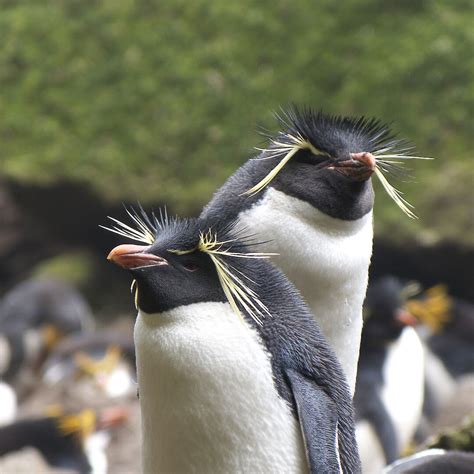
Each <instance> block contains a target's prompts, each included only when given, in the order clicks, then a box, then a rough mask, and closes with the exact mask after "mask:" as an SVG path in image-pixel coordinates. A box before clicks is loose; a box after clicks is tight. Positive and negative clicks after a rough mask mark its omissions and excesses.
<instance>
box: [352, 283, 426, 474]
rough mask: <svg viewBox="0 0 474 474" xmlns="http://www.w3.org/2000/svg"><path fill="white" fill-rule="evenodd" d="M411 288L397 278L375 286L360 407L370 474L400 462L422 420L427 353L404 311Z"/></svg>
mask: <svg viewBox="0 0 474 474" xmlns="http://www.w3.org/2000/svg"><path fill="white" fill-rule="evenodd" d="M406 288H407V287H405V286H404V285H403V284H402V282H401V281H400V280H398V279H397V278H395V277H392V276H385V277H383V278H380V279H378V280H376V281H375V282H373V283H371V284H369V288H368V290H367V298H366V300H365V303H364V311H366V312H367V318H366V320H365V324H364V328H363V330H362V339H361V347H360V358H359V368H358V374H357V384H356V391H355V395H354V406H355V410H356V435H357V442H358V445H359V449H360V454H361V461H362V468H363V472H364V474H365V473H367V474H372V473H373V474H378V473H380V472H381V470H382V468H383V466H385V465H386V464H389V463H391V462H393V461H395V460H396V459H398V458H399V457H400V455H401V453H402V450H403V449H404V448H406V446H407V445H408V443H409V442H410V441H411V439H412V437H413V435H414V434H415V431H416V429H417V427H418V424H419V422H420V419H421V416H422V405H423V396H424V392H423V389H424V350H423V344H422V342H421V340H420V338H419V337H418V335H417V333H416V330H415V329H414V328H413V325H415V324H416V323H417V320H416V319H415V318H414V317H413V316H412V315H411V314H410V313H408V312H407V311H406V310H405V309H404V306H403V305H404V302H405V299H406V298H405V296H404V293H405V294H406V291H404V290H406Z"/></svg>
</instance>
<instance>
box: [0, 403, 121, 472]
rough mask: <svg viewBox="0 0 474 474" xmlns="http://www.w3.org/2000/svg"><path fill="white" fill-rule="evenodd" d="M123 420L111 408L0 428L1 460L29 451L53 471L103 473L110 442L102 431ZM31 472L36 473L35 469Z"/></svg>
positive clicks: (17, 422) (45, 418)
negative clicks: (53, 469) (34, 451)
mask: <svg viewBox="0 0 474 474" xmlns="http://www.w3.org/2000/svg"><path fill="white" fill-rule="evenodd" d="M126 417H127V411H126V410H124V409H123V408H121V407H113V408H109V409H104V410H102V411H101V412H96V411H94V410H91V409H84V410H82V411H80V412H77V413H67V414H66V413H57V414H54V415H50V416H43V417H36V418H25V419H21V420H17V421H15V422H14V423H12V424H10V425H7V426H4V427H1V428H0V458H1V457H3V456H6V455H11V454H12V453H15V452H17V451H20V450H21V449H23V448H26V447H31V448H34V449H36V450H37V451H39V453H40V454H41V455H42V457H43V458H44V460H45V461H46V462H47V463H48V464H49V465H50V466H52V467H56V468H61V469H66V470H72V471H73V472H77V473H81V474H86V473H93V474H99V473H105V472H107V458H106V454H105V448H106V447H107V444H108V441H109V439H108V436H107V433H106V432H105V430H108V429H111V428H113V427H116V426H117V425H118V424H120V423H122V422H123V421H124V420H125V419H126ZM0 470H1V460H0ZM31 472H35V468H34V466H31Z"/></svg>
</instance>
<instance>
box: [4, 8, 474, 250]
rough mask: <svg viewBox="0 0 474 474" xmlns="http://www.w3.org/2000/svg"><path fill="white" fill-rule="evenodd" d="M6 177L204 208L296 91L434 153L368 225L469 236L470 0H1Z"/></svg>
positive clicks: (406, 234) (395, 232)
mask: <svg viewBox="0 0 474 474" xmlns="http://www.w3.org/2000/svg"><path fill="white" fill-rule="evenodd" d="M0 7H1V15H0V38H1V46H0V110H1V113H0V139H1V143H0V145H1V146H0V174H1V175H4V176H8V177H10V178H12V177H13V178H14V179H18V180H23V181H29V182H51V181H55V180H60V179H62V178H65V177H67V178H69V179H75V180H80V181H87V182H89V183H91V184H92V186H93V187H94V188H95V189H97V190H98V191H99V192H100V193H101V195H102V196H104V197H105V198H106V199H108V200H111V201H115V200H135V199H137V198H139V199H140V200H141V201H142V202H144V203H145V204H146V203H147V202H152V201H153V202H165V203H167V204H168V205H169V206H170V208H171V209H173V210H175V211H177V212H180V213H185V214H192V213H195V212H197V211H198V210H199V209H200V207H201V206H202V205H203V204H204V203H206V202H207V200H208V199H209V197H210V195H211V194H212V192H213V191H214V190H215V189H216V188H217V187H218V186H220V184H221V183H222V182H223V180H224V179H225V178H226V177H227V176H228V175H230V174H231V173H232V172H233V171H234V170H235V169H236V168H237V167H238V166H239V165H240V164H241V163H242V162H243V161H245V160H246V159H247V158H248V157H250V156H251V155H252V154H253V151H252V148H253V147H254V146H258V145H261V144H262V137H260V136H258V134H257V133H256V129H257V126H259V125H262V126H264V127H266V128H269V129H271V130H274V129H275V126H276V124H275V121H274V120H273V118H272V111H276V110H278V108H279V107H280V106H281V105H283V106H284V105H287V104H289V103H292V102H294V103H297V104H307V105H311V106H313V107H315V108H322V109H323V110H325V111H327V112H331V113H339V114H353V115H374V116H377V117H380V118H381V119H383V120H385V121H390V122H393V123H394V124H395V128H396V129H397V130H398V131H399V133H400V135H402V136H404V137H407V138H408V139H410V140H411V141H412V142H414V143H415V144H416V145H417V150H418V153H419V154H421V155H423V156H433V157H435V158H436V160H435V161H433V162H421V163H417V164H416V165H415V167H416V169H415V170H414V175H415V176H416V183H412V184H406V185H405V184H402V185H401V187H402V189H404V190H405V191H406V197H407V198H408V199H409V200H410V201H411V202H413V203H414V204H415V206H416V208H417V213H418V214H419V215H420V216H421V217H422V219H421V220H420V221H417V222H412V221H410V220H409V219H408V218H406V217H405V216H404V215H402V214H401V212H400V211H399V210H398V209H397V208H396V207H395V205H394V204H393V203H391V202H390V201H389V200H388V199H387V198H386V197H385V196H383V192H382V190H381V188H380V187H378V191H379V193H378V198H377V209H376V212H377V216H376V231H377V232H378V233H379V234H386V235H390V236H391V237H392V238H412V237H413V236H415V235H416V236H417V238H419V239H422V240H425V241H433V240H437V239H439V238H454V239H457V240H460V241H463V242H469V243H473V242H474V229H473V221H474V219H473V211H472V207H473V205H472V204H473V200H472V189H473V186H472V185H473V182H474V171H473V166H472V164H471V163H470V161H469V160H470V155H471V150H472V148H473V139H472V115H471V114H472V111H473V105H474V88H473V83H474V81H473V67H472V51H473V45H474V38H473V36H474V28H472V24H473V19H474V18H473V9H472V4H471V3H470V2H469V1H467V0H459V1H457V2H452V1H449V0H438V1H434V0H432V1H430V0H420V1H417V2H412V1H408V0H400V1H397V2H379V1H376V0H348V1H345V2H334V1H332V0H321V1H318V2H314V1H303V0H301V1H294V0H272V1H270V0H259V1H256V0H254V1H252V0H243V1H241V2H222V1H218V0H213V1H212V0H208V1H203V0H195V1H192V2H188V1H183V0H161V1H159V2H151V1H132V0H115V1H107V0H102V1H99V0H97V1H91V2H83V1H80V0H68V1H60V0H49V1H43V2H36V1H32V0H30V1H18V0H17V1H6V0H4V1H0Z"/></svg>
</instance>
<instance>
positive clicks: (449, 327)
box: [407, 285, 474, 378]
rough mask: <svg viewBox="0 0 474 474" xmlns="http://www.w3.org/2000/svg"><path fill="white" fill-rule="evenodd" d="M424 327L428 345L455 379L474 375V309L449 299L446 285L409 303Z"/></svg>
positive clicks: (465, 303) (462, 302)
mask: <svg viewBox="0 0 474 474" xmlns="http://www.w3.org/2000/svg"><path fill="white" fill-rule="evenodd" d="M407 307H408V308H409V310H410V311H411V312H412V313H413V314H414V316H415V317H417V318H418V319H419V320H420V322H421V323H423V324H424V327H425V328H426V330H425V331H424V334H423V337H424V339H425V341H426V345H427V346H428V347H429V349H430V350H431V352H432V353H433V354H435V355H436V356H437V357H438V358H439V359H440V360H441V361H442V363H443V365H444V367H445V368H446V370H447V371H448V372H449V374H450V375H451V376H452V377H454V378H459V377H462V376H464V375H467V374H472V373H474V351H473V350H472V348H473V345H474V305H473V304H472V303H469V302H468V301H464V300H462V299H459V298H453V297H451V296H450V295H449V293H448V289H447V288H446V286H444V285H436V286H433V287H431V288H428V289H427V290H426V291H424V292H423V293H421V294H420V295H419V296H418V297H417V298H412V299H410V300H409V301H408V302H407Z"/></svg>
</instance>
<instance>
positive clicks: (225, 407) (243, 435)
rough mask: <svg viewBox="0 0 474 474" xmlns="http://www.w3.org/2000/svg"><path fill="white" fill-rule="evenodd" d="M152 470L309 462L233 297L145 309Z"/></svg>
mask: <svg viewBox="0 0 474 474" xmlns="http://www.w3.org/2000/svg"><path fill="white" fill-rule="evenodd" d="M135 345H136V356H137V370H138V384H139V390H140V405H141V411H142V434H143V466H144V472H146V473H149V472H150V473H151V472H173V473H175V472H176V473H179V472H202V473H231V472H232V473H235V472H295V473H298V472H305V471H306V469H307V467H306V460H305V456H304V449H303V444H302V439H301V435H300V431H299V426H298V424H297V422H296V420H295V419H294V417H293V415H292V414H291V412H290V408H289V407H288V405H287V404H286V402H285V401H283V400H282V399H281V398H280V397H279V396H278V394H277V392H276V389H275V387H274V384H273V378H272V371H271V366H270V359H269V355H268V353H267V352H266V351H264V350H263V346H262V345H261V344H260V342H259V340H258V335H257V333H256V332H255V331H254V330H253V329H251V328H250V327H249V326H248V325H247V324H245V323H243V322H242V321H240V320H239V319H238V317H237V316H236V315H235V314H234V313H233V312H232V310H231V308H230V306H229V305H228V304H227V303H197V304H193V305H189V306H184V307H180V308H175V309H173V310H171V311H169V312H165V313H161V314H155V315H147V314H142V313H139V315H138V318H137V322H136V325H135Z"/></svg>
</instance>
